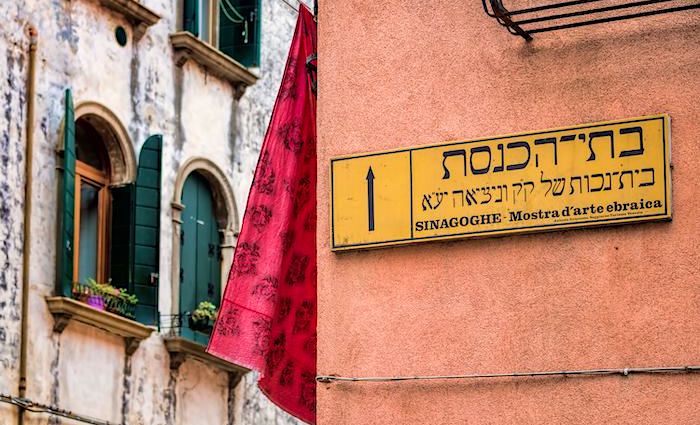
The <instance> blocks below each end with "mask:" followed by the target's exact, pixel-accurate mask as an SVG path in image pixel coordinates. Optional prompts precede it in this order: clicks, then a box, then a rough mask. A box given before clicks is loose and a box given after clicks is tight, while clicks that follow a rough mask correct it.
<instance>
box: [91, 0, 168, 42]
mask: <svg viewBox="0 0 700 425" xmlns="http://www.w3.org/2000/svg"><path fill="white" fill-rule="evenodd" d="M100 4H101V5H102V6H104V7H106V8H107V9H111V10H113V11H115V12H117V13H120V14H122V15H124V17H125V18H126V19H128V20H129V22H131V24H132V25H133V26H134V40H136V41H138V40H140V39H141V37H143V35H144V34H145V33H146V30H147V29H148V27H150V26H151V25H154V24H155V23H156V22H158V21H159V20H160V16H159V15H157V14H156V13H155V12H153V11H152V10H151V9H149V8H147V7H146V6H144V5H142V4H141V3H139V2H138V1H136V0H100Z"/></svg>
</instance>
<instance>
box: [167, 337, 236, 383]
mask: <svg viewBox="0 0 700 425" xmlns="http://www.w3.org/2000/svg"><path fill="white" fill-rule="evenodd" d="M165 348H166V349H167V350H168V353H170V369H178V368H179V367H180V365H181V364H182V363H183V362H184V361H185V358H186V357H188V356H189V357H191V358H194V359H197V360H199V361H202V362H204V363H206V364H208V365H211V366H214V367H216V368H219V369H221V370H224V371H226V372H230V373H234V374H241V375H242V374H244V373H246V372H249V371H250V369H246V368H244V367H243V366H238V365H236V364H233V363H229V362H227V361H226V360H223V359H220V358H218V357H215V356H212V355H211V354H209V353H207V352H206V347H204V346H203V345H202V344H198V343H196V342H194V341H190V340H189V339H185V338H181V337H167V338H165Z"/></svg>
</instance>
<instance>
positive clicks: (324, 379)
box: [316, 366, 700, 384]
mask: <svg viewBox="0 0 700 425" xmlns="http://www.w3.org/2000/svg"><path fill="white" fill-rule="evenodd" d="M698 371H700V366H664V367H626V368H622V369H583V370H562V371H545V372H511V373H474V374H467V375H435V376H391V377H389V376H384V377H382V376H378V377H348V376H336V375H319V376H317V377H316V381H317V382H320V383H324V384H327V383H331V382H337V381H344V382H395V381H427V380H449V379H487V378H522V377H534V376H564V377H566V376H599V375H623V376H628V375H631V374H633V373H637V374H641V373H645V374H652V373H691V372H698Z"/></svg>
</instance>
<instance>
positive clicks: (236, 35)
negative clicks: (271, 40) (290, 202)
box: [219, 0, 261, 67]
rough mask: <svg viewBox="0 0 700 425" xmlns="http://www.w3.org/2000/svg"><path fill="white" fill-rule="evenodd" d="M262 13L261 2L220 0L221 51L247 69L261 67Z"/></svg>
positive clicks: (255, 0)
mask: <svg viewBox="0 0 700 425" xmlns="http://www.w3.org/2000/svg"><path fill="white" fill-rule="evenodd" d="M260 11H261V9H260V0H219V50H221V52H223V53H224V54H226V55H228V56H230V57H231V58H233V59H235V60H236V61H238V62H240V63H241V64H242V65H243V66H246V67H251V66H260ZM236 12H238V13H236ZM240 16H243V18H245V22H244V20H243V19H240Z"/></svg>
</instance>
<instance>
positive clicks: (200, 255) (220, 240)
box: [170, 157, 238, 344]
mask: <svg viewBox="0 0 700 425" xmlns="http://www.w3.org/2000/svg"><path fill="white" fill-rule="evenodd" d="M174 186H175V190H174V193H173V200H172V204H171V205H172V224H173V232H172V235H173V245H172V246H173V256H172V264H171V266H172V269H171V270H172V272H171V273H172V274H171V284H172V286H171V288H172V292H171V294H172V304H171V310H170V312H171V313H172V314H174V315H177V316H179V317H180V318H181V319H182V322H181V326H180V327H179V335H180V336H182V337H184V338H187V339H190V340H192V341H195V342H198V343H200V344H206V343H207V342H208V340H209V333H210V331H211V329H210V327H209V328H207V327H204V328H203V327H202V323H201V321H198V322H199V323H193V322H192V321H191V320H190V319H191V314H192V312H193V311H194V310H195V309H197V307H198V306H199V304H200V303H201V302H202V301H208V302H210V303H211V304H213V305H214V306H215V307H216V308H218V307H220V306H221V294H222V285H223V284H224V283H225V282H226V277H227V276H228V272H229V268H230V267H231V261H232V260H233V250H234V246H235V239H236V236H237V233H236V232H237V231H238V214H237V210H236V203H235V201H234V197H233V190H232V189H231V185H230V184H229V179H228V177H227V176H226V174H225V173H224V172H223V171H222V170H221V169H220V168H219V167H218V166H217V165H216V164H215V163H213V162H212V161H211V160H209V159H206V158H197V157H194V158H190V159H188V160H187V161H185V162H184V163H183V164H182V166H181V167H180V170H179V171H178V173H177V176H176V177H175V185H174ZM210 325H211V324H210Z"/></svg>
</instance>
